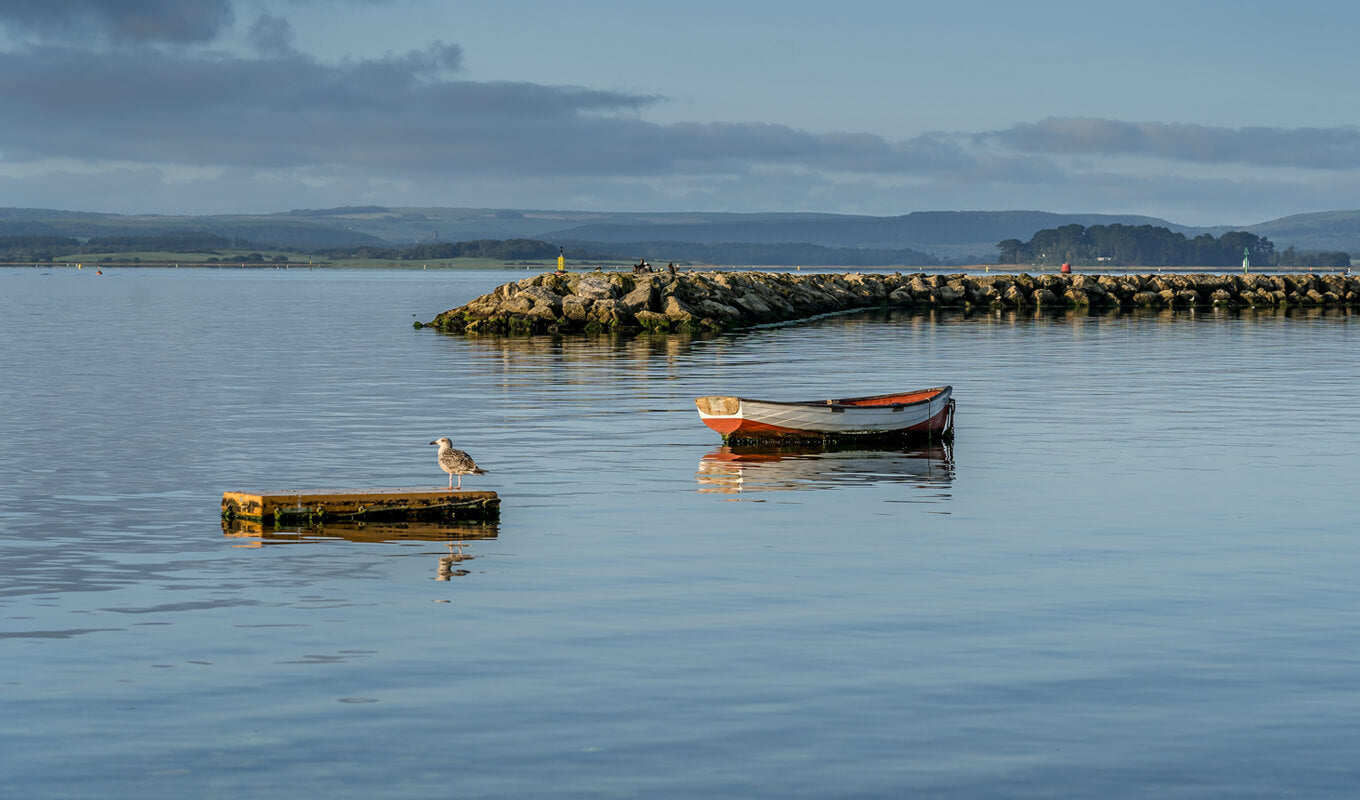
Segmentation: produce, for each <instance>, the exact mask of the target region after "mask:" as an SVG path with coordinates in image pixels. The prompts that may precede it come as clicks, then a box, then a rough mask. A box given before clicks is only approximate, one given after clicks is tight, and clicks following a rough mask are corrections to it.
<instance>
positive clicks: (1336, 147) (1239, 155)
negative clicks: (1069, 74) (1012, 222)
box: [977, 118, 1360, 169]
mask: <svg viewBox="0 0 1360 800" xmlns="http://www.w3.org/2000/svg"><path fill="white" fill-rule="evenodd" d="M977 138H978V140H979V141H982V142H994V143H997V144H1000V145H1002V146H1003V147H1008V148H1012V149H1014V150H1016V151H1019V152H1025V153H1044V154H1050V155H1135V156H1145V157H1154V158H1164V159H1170V160H1173V161H1185V162H1194V163H1203V164H1246V165H1250V166H1263V167H1302V168H1309V169H1337V168H1352V167H1357V166H1360V127H1357V126H1350V125H1348V126H1342V127H1336V128H1268V127H1246V128H1222V127H1209V126H1203V125H1187V124H1180V123H1163V122H1123V121H1119V120H1107V119H1083V118H1050V119H1045V120H1042V121H1040V122H1034V123H1028V122H1027V123H1020V124H1017V125H1014V126H1012V127H1010V128H1007V129H1006V130H1002V131H992V132H989V133H985V134H979V135H978V137H977Z"/></svg>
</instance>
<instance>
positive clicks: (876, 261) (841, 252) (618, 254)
mask: <svg viewBox="0 0 1360 800" xmlns="http://www.w3.org/2000/svg"><path fill="white" fill-rule="evenodd" d="M569 244H570V245H571V246H572V248H574V249H575V250H577V251H579V252H597V253H598V252H603V253H611V254H613V257H615V258H622V259H634V258H645V259H647V260H648V261H652V262H655V263H663V262H666V261H697V262H700V263H704V264H731V265H736V264H741V265H748V266H760V267H769V266H790V265H797V264H806V265H809V266H820V267H883V266H910V265H926V264H939V263H941V260H940V259H939V258H937V257H936V256H933V255H931V254H929V253H923V252H921V251H920V250H911V249H906V248H903V249H879V248H872V247H826V246H823V245H818V244H805V243H749V242H723V243H716V244H706V243H703V242H570V243H569Z"/></svg>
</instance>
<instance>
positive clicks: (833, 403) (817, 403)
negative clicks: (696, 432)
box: [695, 385, 954, 416]
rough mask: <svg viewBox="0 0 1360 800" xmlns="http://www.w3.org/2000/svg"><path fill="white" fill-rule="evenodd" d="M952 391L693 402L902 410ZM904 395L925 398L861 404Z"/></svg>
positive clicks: (947, 388)
mask: <svg viewBox="0 0 1360 800" xmlns="http://www.w3.org/2000/svg"><path fill="white" fill-rule="evenodd" d="M953 389H954V387H953V386H949V385H946V386H932V387H930V388H929V389H916V390H913V391H908V392H888V393H886V394H871V395H866V396H865V397H842V398H838V399H835V398H833V399H830V400H759V399H756V398H754V397H740V396H738V395H705V396H704V397H703V398H696V401H695V402H696V403H697V402H698V400H700V399H706V398H710V397H712V398H717V397H721V398H731V399H735V400H736V401H737V402H738V403H761V404H764V405H769V406H797V407H799V408H841V409H847V408H861V409H881V408H893V407H897V406H900V407H902V408H906V407H909V406H919V405H921V404H923V403H933V402H935V401H936V400H938V399H939V397H940V395H941V394H943V393H945V392H952V391H953ZM904 394H924V395H926V396H925V397H922V398H921V399H920V400H912V401H910V402H906V403H888V402H883V403H865V402H863V401H865V400H887V399H888V398H892V397H901V396H902V395H904ZM701 413H702V409H701ZM740 413H741V412H740V411H738V412H737V414H732V415H706V416H738V415H739V414H740Z"/></svg>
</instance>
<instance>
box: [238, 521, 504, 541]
mask: <svg viewBox="0 0 1360 800" xmlns="http://www.w3.org/2000/svg"><path fill="white" fill-rule="evenodd" d="M222 533H223V534H224V535H226V536H233V537H239V538H243V539H258V540H260V543H261V544H286V543H288V542H303V541H322V540H326V539H344V540H345V541H349V542H402V541H420V542H452V543H458V542H465V541H470V540H473V539H495V538H496V537H497V536H499V535H500V525H497V524H496V523H494V522H488V523H481V524H477V523H463V524H452V525H450V524H447V523H437V522H409V523H402V522H385V523H371V522H338V523H326V524H325V525H316V526H308V525H286V526H282V527H278V526H275V525H274V524H273V523H272V522H260V521H258V520H253V521H252V520H222Z"/></svg>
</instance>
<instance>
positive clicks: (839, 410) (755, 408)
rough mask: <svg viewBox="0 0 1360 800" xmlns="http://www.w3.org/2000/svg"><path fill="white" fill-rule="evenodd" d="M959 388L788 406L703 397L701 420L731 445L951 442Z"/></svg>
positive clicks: (698, 400)
mask: <svg viewBox="0 0 1360 800" xmlns="http://www.w3.org/2000/svg"><path fill="white" fill-rule="evenodd" d="M952 392H953V388H952V387H949V386H937V387H935V388H932V389H919V390H917V391H911V392H895V393H892V394H879V395H873V396H871V397H845V398H841V399H833V400H807V401H802V402H796V403H784V402H777V401H773V400H752V399H749V398H745V397H730V396H723V395H712V396H709V397H699V398H696V399H695V400H694V405H695V406H697V407H698V409H699V419H701V420H703V423H704V424H705V425H707V426H708V427H710V428H712V429H713V430H715V431H717V432H718V433H721V434H722V436H723V441H724V442H725V443H727V444H747V443H758V442H761V441H769V440H774V441H778V440H844V441H849V440H851V439H864V438H894V437H896V438H907V437H934V438H948V434H949V433H950V432H951V430H952V428H953V424H954V401H953V400H951V399H950V394H951V393H952Z"/></svg>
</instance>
